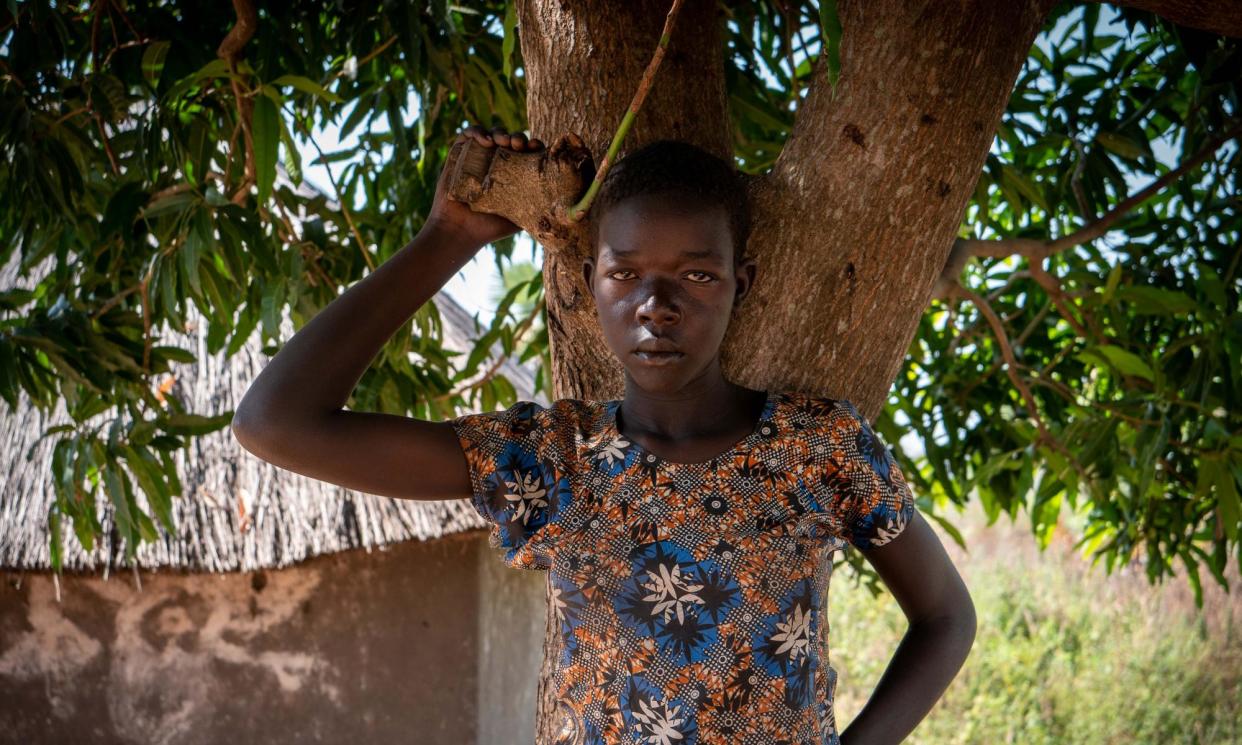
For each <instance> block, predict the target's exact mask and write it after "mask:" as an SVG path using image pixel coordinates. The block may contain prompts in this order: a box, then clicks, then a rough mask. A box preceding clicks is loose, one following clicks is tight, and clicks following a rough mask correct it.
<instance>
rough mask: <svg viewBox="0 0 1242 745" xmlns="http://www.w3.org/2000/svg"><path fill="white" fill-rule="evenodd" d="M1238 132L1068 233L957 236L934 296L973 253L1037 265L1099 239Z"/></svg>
mask: <svg viewBox="0 0 1242 745" xmlns="http://www.w3.org/2000/svg"><path fill="white" fill-rule="evenodd" d="M1239 134H1242V124H1239V123H1235V124H1234V126H1232V127H1230V128H1229V129H1228V130H1226V131H1225V132H1224V133H1223V134H1220V135H1217V136H1216V137H1214V138H1212V139H1211V140H1209V141H1208V143H1207V144H1206V145H1204V146H1203V148H1201V149H1200V150H1199V151H1198V152H1196V153H1195V154H1194V155H1192V156H1190V158H1188V159H1187V160H1185V161H1184V162H1182V163H1181V164H1180V165H1178V166H1177V167H1176V168H1174V169H1172V170H1170V171H1168V172H1167V173H1165V174H1164V175H1162V176H1160V177H1159V178H1157V179H1156V180H1155V181H1152V182H1151V183H1150V184H1148V185H1147V186H1145V187H1144V188H1142V189H1140V190H1139V191H1137V192H1135V193H1134V194H1132V195H1130V196H1129V197H1126V198H1125V199H1123V200H1122V201H1120V202H1118V203H1117V206H1116V207H1114V208H1113V209H1112V210H1110V211H1109V212H1108V214H1106V215H1104V216H1103V217H1101V218H1099V219H1098V220H1095V221H1094V222H1091V223H1088V224H1087V225H1084V226H1083V227H1081V228H1079V229H1078V230H1075V231H1074V232H1073V233H1070V234H1069V235H1064V236H1061V237H1060V238H1056V239H1054V240H1048V241H1045V240H1039V239H1038V238H1002V239H999V240H978V239H964V238H959V239H957V241H956V242H955V243H954V244H953V250H952V251H951V252H950V253H949V258H948V261H946V262H945V267H944V270H943V271H942V272H941V274H940V278H939V279H938V280H937V281H936V287H935V290H934V292H933V293H932V296H933V297H936V298H945V297H948V296H949V295H950V294H951V292H950V288H951V286H952V285H954V284H957V281H958V279H957V278H958V277H959V276H960V275H961V273H962V270H963V269H964V268H965V267H966V262H967V261H968V260H969V259H970V258H971V257H972V256H981V257H986V258H992V259H1002V258H1006V257H1008V256H1015V255H1017V256H1026V257H1027V258H1028V259H1030V261H1031V265H1032V266H1035V264H1036V262H1037V261H1042V260H1043V259H1046V258H1048V257H1049V256H1051V255H1052V254H1055V253H1058V252H1060V251H1064V250H1065V249H1067V248H1072V247H1074V246H1080V245H1082V244H1084V243H1087V242H1089V241H1093V240H1095V239H1096V238H1099V237H1100V236H1102V235H1104V234H1105V233H1107V232H1108V231H1109V230H1110V229H1111V228H1112V227H1113V226H1114V225H1116V224H1117V223H1118V222H1119V221H1120V220H1121V219H1122V218H1123V217H1125V216H1126V215H1127V214H1128V213H1129V212H1130V211H1132V210H1133V209H1134V208H1135V207H1138V206H1139V205H1141V204H1143V203H1144V202H1146V201H1147V200H1149V199H1151V198H1152V197H1154V196H1155V195H1157V194H1159V193H1160V192H1161V191H1163V190H1164V189H1165V187H1167V186H1169V185H1170V184H1172V183H1173V182H1174V181H1177V180H1178V179H1180V178H1181V177H1182V176H1184V175H1186V173H1188V172H1189V171H1192V170H1194V169H1195V168H1197V167H1198V166H1199V165H1201V164H1202V163H1203V162H1204V161H1206V160H1207V159H1208V158H1210V157H1212V155H1214V154H1215V153H1216V151H1217V150H1219V149H1220V148H1221V147H1222V146H1223V145H1224V144H1225V143H1226V142H1229V141H1230V140H1233V139H1236V138H1237V137H1238V135H1239ZM1037 279H1038V277H1037Z"/></svg>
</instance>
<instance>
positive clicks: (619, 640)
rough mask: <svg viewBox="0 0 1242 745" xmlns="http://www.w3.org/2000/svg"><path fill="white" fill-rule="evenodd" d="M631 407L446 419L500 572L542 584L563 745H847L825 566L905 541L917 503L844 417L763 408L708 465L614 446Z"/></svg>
mask: <svg viewBox="0 0 1242 745" xmlns="http://www.w3.org/2000/svg"><path fill="white" fill-rule="evenodd" d="M620 403H621V402H620V401H619V400H612V401H587V400H581V399H560V400H558V401H556V402H554V403H553V404H551V405H550V406H548V407H543V406H541V405H539V404H537V403H534V402H531V401H521V402H518V403H517V404H514V405H513V406H511V407H509V408H508V409H505V410H502V411H496V412H489V413H483V414H468V415H464V416H460V417H457V418H456V419H453V420H451V423H452V425H453V428H454V431H455V432H456V433H457V436H458V438H459V439H460V441H461V446H462V450H463V452H464V453H465V456H466V461H467V463H468V464H469V470H470V480H471V485H472V490H473V497H472V499H471V501H472V503H473V505H474V507H475V509H477V510H478V512H479V514H480V515H481V516H482V517H483V518H484V519H485V520H487V521H488V523H489V524H490V525H491V534H490V541H491V545H492V546H493V547H494V548H496V549H498V550H499V552H500V555H501V557H502V560H503V561H504V563H505V564H507V565H508V566H510V567H513V568H519V569H540V570H546V571H548V583H549V594H550V597H551V598H552V601H551V607H549V609H548V612H549V613H553V614H555V616H556V619H557V621H558V622H559V624H560V630H561V633H560V635H559V639H558V640H559V645H558V647H557V648H555V649H549V650H546V652H545V653H546V654H548V655H551V656H553V658H554V659H555V660H556V666H555V670H554V682H555V688H556V695H557V702H558V703H557V710H556V711H555V713H554V716H555V717H556V721H555V722H554V723H553V724H554V727H553V729H554V731H556V732H557V739H556V742H557V743H574V744H575V745H577V744H579V743H582V744H588V745H603V744H605V743H606V744H608V745H614V744H615V745H695V744H696V743H704V744H707V745H713V744H715V743H722V744H724V743H728V744H730V745H736V744H741V745H752V744H753V745H773V744H774V743H790V744H793V743H799V744H803V743H805V744H807V745H810V744H812V743H814V744H815V745H830V744H836V743H839V738H838V734H837V728H836V722H835V718H834V716H833V706H832V704H833V695H834V693H835V690H836V679H837V674H836V670H834V669H833V668H832V667H831V666H830V665H829V664H828V627H829V625H828V622H827V619H826V617H825V615H824V613H825V600H826V596H827V590H828V579H829V576H830V575H831V573H832V561H831V554H832V552H833V551H836V550H843V549H844V548H845V546H846V544H847V543H848V544H850V545H853V546H855V547H857V548H859V549H868V548H872V547H875V546H879V545H882V544H885V543H888V542H889V541H891V540H893V539H894V538H895V537H896V536H897V535H898V534H900V533H901V531H902V530H903V529H904V528H905V526H906V525H907V524H908V522H909V520H910V517H911V516H912V514H913V512H914V500H913V497H912V495H911V492H910V489H909V487H908V485H907V484H906V481H905V478H904V476H903V475H902V472H901V470H900V469H899V468H898V467H897V465H896V463H895V462H894V460H893V456H892V453H891V452H890V451H889V449H888V447H887V446H886V445H885V444H884V443H883V442H882V441H881V440H880V439H879V438H878V437H877V435H876V434H875V432H874V431H872V428H871V427H870V426H869V425H868V423H867V421H866V419H865V418H864V417H862V416H861V415H860V414H859V412H858V411H857V409H856V408H855V407H854V406H853V404H851V403H850V402H849V401H848V400H845V399H830V398H823V397H818V396H812V395H809V394H803V393H794V392H769V393H768V395H767V399H766V401H765V404H764V408H763V412H762V414H761V415H760V418H759V421H758V423H757V424H756V426H755V429H754V431H753V432H751V433H750V434H749V435H748V436H747V437H745V438H744V439H742V440H741V441H739V442H737V443H736V444H735V445H734V446H733V447H732V448H731V449H729V450H728V451H726V452H724V453H721V454H719V455H717V456H716V457H714V458H712V459H710V460H709V461H706V462H703V463H677V462H673V461H666V460H664V459H662V458H660V457H658V456H656V455H655V454H654V453H651V452H648V451H646V450H645V449H644V448H643V447H642V446H641V445H639V444H638V443H636V442H631V441H629V440H627V439H626V438H625V437H624V436H622V435H621V434H620V433H619V431H618V429H617V424H616V413H617V410H618V408H619V407H620Z"/></svg>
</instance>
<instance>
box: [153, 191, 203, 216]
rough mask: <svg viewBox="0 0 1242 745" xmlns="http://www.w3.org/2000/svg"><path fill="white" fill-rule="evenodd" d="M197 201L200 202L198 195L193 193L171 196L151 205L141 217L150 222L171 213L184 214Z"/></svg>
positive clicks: (185, 192)
mask: <svg viewBox="0 0 1242 745" xmlns="http://www.w3.org/2000/svg"><path fill="white" fill-rule="evenodd" d="M197 201H199V198H198V194H196V193H194V192H193V191H183V192H178V193H176V194H170V195H168V196H166V197H161V198H159V199H157V200H155V201H154V202H151V203H149V204H148V205H147V206H146V207H145V208H144V209H143V210H142V213H141V214H140V215H139V216H140V217H141V218H142V219H144V220H150V219H151V218H153V217H159V216H160V215H166V214H168V213H170V212H182V211H184V210H186V209H187V208H189V207H190V205H192V204H194V203H195V202H197Z"/></svg>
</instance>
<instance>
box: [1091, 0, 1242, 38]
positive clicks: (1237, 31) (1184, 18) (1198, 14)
mask: <svg viewBox="0 0 1242 745" xmlns="http://www.w3.org/2000/svg"><path fill="white" fill-rule="evenodd" d="M1111 1H1112V2H1113V4H1115V5H1122V6H1126V7H1130V8H1138V9H1139V10H1146V11H1148V12H1149V13H1155V14H1156V15H1158V16H1160V17H1161V18H1164V19H1165V20H1168V21H1172V22H1173V23H1176V24H1178V25H1179V26H1189V27H1190V28H1196V29H1199V30H1200V31H1211V32H1212V33H1214V34H1221V35H1222V36H1242V2H1238V0H1127V1H1126V2H1116V0H1111Z"/></svg>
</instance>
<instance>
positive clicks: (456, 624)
mask: <svg viewBox="0 0 1242 745" xmlns="http://www.w3.org/2000/svg"><path fill="white" fill-rule="evenodd" d="M4 579H5V581H4V583H3V586H0V743H23V744H24V745H37V744H38V743H67V742H73V743H83V744H85V743H117V742H125V743H144V745H145V744H146V743H213V744H214V743H229V742H232V743H239V744H240V743H244V742H295V741H296V742H346V743H388V742H393V743H395V742H401V743H409V742H418V743H426V744H427V745H433V744H436V743H472V742H480V743H514V744H515V745H526V744H528V743H530V742H532V740H533V732H534V707H535V689H536V676H537V673H538V669H539V663H540V659H541V654H542V649H541V643H542V635H543V627H544V621H545V616H544V612H545V611H544V608H543V602H544V588H545V582H546V579H547V575H546V573H544V572H529V571H520V570H513V569H508V568H506V567H504V566H503V565H502V564H500V562H499V558H498V556H497V555H496V553H495V551H494V549H492V548H490V547H489V546H488V545H487V540H486V534H485V533H482V532H479V531H472V532H470V533H466V534H459V535H455V536H450V537H448V538H444V539H441V540H437V541H432V542H425V543H424V542H409V543H404V544H400V545H397V546H393V547H390V548H388V549H387V550H383V551H380V550H375V551H373V552H371V553H366V552H365V551H352V552H348V553H344V554H336V555H333V556H326V557H319V558H316V559H311V560H309V561H306V562H304V563H302V564H299V565H298V566H296V567H292V568H288V569H283V570H277V571H267V572H255V573H246V574H227V575H205V574H180V573H176V572H170V571H167V570H164V571H160V572H157V573H150V572H142V573H141V584H142V589H141V590H138V589H137V588H136V586H135V581H134V577H133V575H132V573H130V572H124V573H122V574H120V575H116V574H114V575H113V576H111V577H110V578H109V579H108V580H107V581H104V580H103V579H102V578H100V577H98V576H73V575H65V576H64V577H62V579H61V583H60V585H61V587H60V591H61V602H60V603H59V604H58V603H57V602H56V598H55V589H54V587H53V584H52V578H51V576H50V575H46V574H31V573H19V572H12V571H10V572H6V573H5V577H4Z"/></svg>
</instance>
